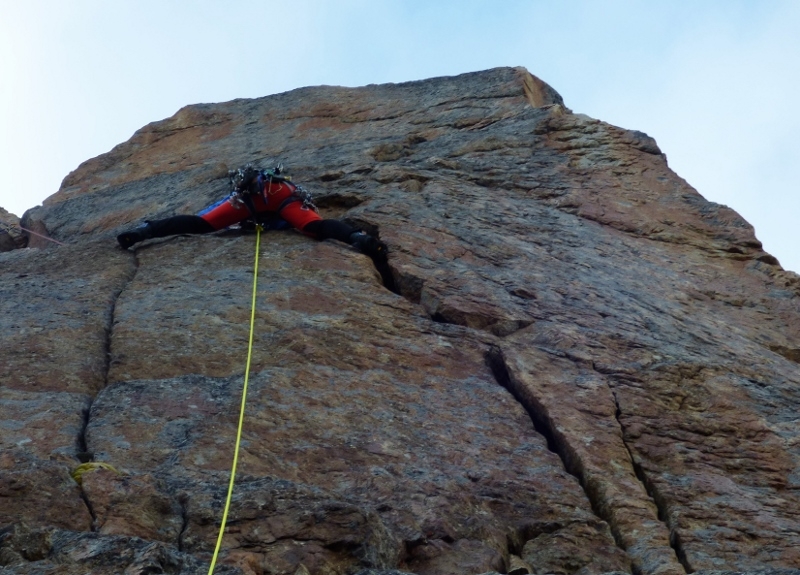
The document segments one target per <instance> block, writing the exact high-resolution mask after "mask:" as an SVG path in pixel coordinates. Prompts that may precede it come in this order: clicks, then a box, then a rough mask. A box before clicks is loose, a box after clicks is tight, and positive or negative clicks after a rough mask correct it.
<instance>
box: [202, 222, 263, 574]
mask: <svg viewBox="0 0 800 575" xmlns="http://www.w3.org/2000/svg"><path fill="white" fill-rule="evenodd" d="M260 247H261V226H256V263H255V266H254V268H253V301H252V303H251V305H250V339H249V342H248V344H247V364H246V366H245V369H244V386H243V387H242V405H241V408H240V409H239V428H238V429H237V431H236V447H235V448H234V450H233V467H232V468H231V480H230V482H229V483H228V497H227V498H226V499H225V511H223V513H222V524H221V525H220V526H219V536H218V537H217V546H216V547H215V548H214V556H213V557H212V558H211V566H210V567H209V568H208V575H212V573H214V566H215V565H216V564H217V555H219V548H220V546H221V545H222V535H223V533H224V532H225V524H226V523H227V521H228V510H229V509H230V507H231V497H232V495H233V482H234V478H235V476H236V462H237V461H238V460H239V444H240V443H241V441H242V425H243V423H244V407H245V403H246V401H247V382H248V380H249V379H250V359H251V358H252V357H253V331H254V330H253V326H254V325H255V321H256V288H257V287H258V251H259V248H260Z"/></svg>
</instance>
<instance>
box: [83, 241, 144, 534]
mask: <svg viewBox="0 0 800 575" xmlns="http://www.w3.org/2000/svg"><path fill="white" fill-rule="evenodd" d="M132 258H133V261H132V263H133V265H132V266H131V271H130V272H129V274H128V277H127V278H126V279H125V281H124V282H123V285H122V286H121V287H120V288H119V289H118V290H117V291H116V292H114V293H113V294H112V296H111V301H110V302H109V306H108V310H107V312H106V327H105V342H104V345H103V355H104V358H103V388H105V387H106V386H108V374H109V371H110V370H111V339H112V336H113V333H114V316H115V312H116V307H117V301H118V300H119V297H120V295H121V294H122V292H123V291H125V289H126V288H127V287H128V285H130V283H131V282H132V281H133V278H135V277H136V272H137V271H138V270H139V260H138V258H137V257H136V255H135V254H134V255H133V256H132ZM101 391H102V390H101ZM98 393H100V391H98V392H97V393H95V395H94V396H91V397H89V402H88V404H87V405H86V407H85V408H84V409H83V411H82V413H81V416H82V419H83V421H82V424H81V429H80V432H79V433H78V438H77V441H76V453H75V457H76V459H77V460H78V461H80V462H81V464H83V463H89V462H91V461H93V460H94V453H93V452H92V451H90V449H89V444H88V441H87V439H86V432H87V430H88V428H89V422H90V420H91V417H92V406H93V405H94V401H95V399H96V398H97V394H98ZM79 487H80V491H81V499H82V500H83V502H84V504H85V505H86V509H88V510H89V515H91V517H92V531H96V530H97V516H96V515H95V512H94V507H93V506H92V502H91V501H90V500H89V496H88V495H87V494H86V491H85V490H84V489H83V486H82V485H80V484H79Z"/></svg>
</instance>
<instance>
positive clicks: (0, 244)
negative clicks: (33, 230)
mask: <svg viewBox="0 0 800 575" xmlns="http://www.w3.org/2000/svg"><path fill="white" fill-rule="evenodd" d="M26 245H27V242H26V238H25V237H24V235H23V234H22V232H21V230H20V229H19V218H18V217H17V216H15V215H14V214H12V213H10V212H8V211H6V210H4V209H3V208H0V252H10V251H11V250H15V249H17V248H23V247H25V246H26Z"/></svg>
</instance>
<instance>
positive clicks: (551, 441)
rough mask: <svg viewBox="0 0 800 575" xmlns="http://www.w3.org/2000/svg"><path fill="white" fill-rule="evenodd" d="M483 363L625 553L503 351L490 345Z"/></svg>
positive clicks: (543, 411)
mask: <svg viewBox="0 0 800 575" xmlns="http://www.w3.org/2000/svg"><path fill="white" fill-rule="evenodd" d="M486 363H487V365H488V367H489V369H490V370H491V371H492V374H493V375H494V377H495V379H496V380H497V382H498V383H499V384H500V385H501V386H503V387H504V388H505V389H506V390H508V392H509V393H511V395H512V396H513V397H514V399H515V400H516V401H517V402H518V403H519V404H520V405H521V406H522V407H523V408H524V409H525V411H526V412H527V413H528V416H529V417H530V418H531V422H532V423H533V427H534V429H535V430H536V432H537V433H539V434H540V435H542V436H543V437H544V438H545V440H546V441H547V448H548V449H549V450H550V451H551V452H553V453H555V454H556V455H558V457H559V458H560V459H561V462H562V464H563V465H564V469H565V470H566V471H567V473H569V474H570V475H572V476H573V477H575V478H576V479H577V480H578V483H579V484H580V486H581V488H582V489H583V491H584V493H585V494H586V498H587V500H588V501H589V504H590V506H591V508H592V512H593V513H594V514H595V515H596V516H597V517H599V518H600V519H602V520H603V521H605V522H606V523H607V524H608V525H609V526H610V527H611V534H612V536H613V537H614V543H615V544H616V546H617V547H619V548H620V549H622V550H623V551H625V552H626V553H627V550H626V549H625V547H624V546H623V545H622V543H621V542H620V541H619V539H618V534H617V533H616V530H615V529H614V528H613V526H614V521H613V517H610V516H609V515H608V514H607V513H604V512H603V509H604V508H605V506H603V505H602V501H600V498H599V497H598V495H597V494H596V493H595V492H594V490H593V489H590V488H589V487H588V486H587V479H586V475H585V473H584V470H583V467H582V465H581V462H580V458H579V457H578V456H577V455H576V454H575V453H574V451H573V450H572V449H571V448H570V446H569V444H568V442H567V441H566V439H565V438H564V437H563V436H562V435H561V434H560V433H558V432H557V431H556V428H555V424H554V422H553V420H552V419H551V418H550V416H549V414H548V413H547V409H546V408H545V407H544V406H543V405H542V404H541V403H540V402H539V401H538V400H537V399H536V398H535V397H533V396H531V395H529V394H526V393H525V390H524V389H522V388H521V386H517V385H516V384H515V383H514V380H513V378H512V377H511V374H510V373H509V370H508V366H507V364H506V360H505V357H504V355H503V351H502V350H501V349H500V348H499V347H497V346H491V347H490V348H489V351H488V352H487V354H486ZM634 575H638V573H637V572H636V570H634Z"/></svg>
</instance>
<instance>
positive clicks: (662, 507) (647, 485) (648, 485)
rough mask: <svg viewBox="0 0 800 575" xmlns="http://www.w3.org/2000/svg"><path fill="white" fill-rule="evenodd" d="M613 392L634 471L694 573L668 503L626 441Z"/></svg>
mask: <svg viewBox="0 0 800 575" xmlns="http://www.w3.org/2000/svg"><path fill="white" fill-rule="evenodd" d="M611 394H612V395H613V397H614V403H615V405H616V411H615V413H614V416H615V418H616V420H617V423H618V424H619V428H620V436H621V438H622V444H623V445H624V446H625V449H626V450H627V451H628V455H629V457H630V460H631V464H632V465H633V471H634V473H635V474H636V478H637V479H638V480H639V482H640V483H641V484H642V486H643V487H644V489H645V491H646V492H647V495H649V496H650V499H652V500H653V503H655V506H656V509H657V510H658V519H659V520H660V521H662V522H663V523H664V525H666V527H667V530H668V531H669V544H670V547H672V549H673V551H675V556H676V557H677V559H678V561H679V562H680V564H681V565H683V568H684V569H686V572H687V573H693V572H694V569H693V568H692V566H691V564H690V563H689V559H688V557H687V556H686V550H685V549H684V548H683V544H682V543H681V540H680V536H679V535H678V532H677V531H676V530H675V529H674V528H673V526H672V525H670V520H669V512H668V505H667V502H666V500H665V499H664V497H663V496H662V495H661V494H660V493H659V491H658V489H657V488H656V486H655V484H654V483H653V482H652V481H651V480H650V479H649V478H648V477H647V474H646V473H645V471H644V468H643V467H642V465H641V464H640V463H637V462H636V458H635V457H634V456H633V452H632V451H631V448H630V446H629V445H628V442H627V441H625V426H624V425H623V423H622V408H621V407H620V404H619V399H618V398H617V394H616V392H615V391H614V390H613V389H612V390H611Z"/></svg>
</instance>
